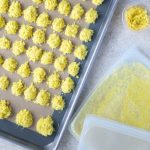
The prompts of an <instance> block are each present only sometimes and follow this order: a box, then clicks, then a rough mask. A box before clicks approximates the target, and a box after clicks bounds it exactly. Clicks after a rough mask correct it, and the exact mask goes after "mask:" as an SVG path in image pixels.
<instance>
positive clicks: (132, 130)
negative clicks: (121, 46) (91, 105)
mask: <svg viewBox="0 0 150 150" xmlns="http://www.w3.org/2000/svg"><path fill="white" fill-rule="evenodd" d="M132 63H141V64H143V65H144V66H146V67H147V68H149V69H150V60H149V58H148V57H147V56H146V55H145V54H144V53H143V52H142V51H140V50H138V49H137V48H132V49H129V50H128V51H127V52H126V53H125V54H124V55H123V56H122V57H120V59H119V60H118V62H117V63H116V64H115V65H114V66H113V67H112V68H111V69H109V70H108V72H107V73H106V74H105V75H104V77H103V78H101V80H100V81H99V82H98V85H97V87H96V89H94V91H92V93H91V94H90V95H89V96H87V97H88V98H87V100H86V101H85V102H83V104H82V105H81V106H80V108H79V109H78V110H77V112H76V113H75V115H74V116H73V120H72V123H71V127H70V131H71V133H72V134H73V135H74V136H75V137H76V138H77V139H79V137H80V134H79V133H78V131H77V130H76V128H75V126H77V125H82V123H81V122H79V120H78V119H80V118H82V117H81V111H82V108H83V107H84V106H85V104H87V103H88V101H89V99H90V97H91V96H92V94H93V93H96V90H97V89H98V88H99V87H100V86H101V84H102V83H103V81H104V80H105V79H106V78H107V77H109V76H110V75H111V74H112V72H113V71H114V70H117V69H118V68H120V67H122V66H124V65H126V64H132ZM90 114H91V113H90V112H86V114H84V116H85V117H83V121H84V119H85V118H86V116H88V115H90ZM103 121H105V119H103ZM106 121H107V122H109V124H110V125H112V124H111V123H112V120H108V119H106ZM91 122H92V123H93V124H95V123H96V122H94V121H91ZM116 125H117V128H115V129H116V130H115V131H117V132H119V133H121V134H123V135H125V134H128V135H130V136H133V137H136V138H139V139H141V140H143V141H148V142H149V141H150V138H149V137H150V132H149V131H146V130H143V129H140V128H136V127H131V126H129V125H122V124H121V123H119V122H116V123H115V126H116ZM89 126H90V125H89ZM124 129H125V130H124ZM116 144H117V143H116ZM109 150H110V149H109Z"/></svg>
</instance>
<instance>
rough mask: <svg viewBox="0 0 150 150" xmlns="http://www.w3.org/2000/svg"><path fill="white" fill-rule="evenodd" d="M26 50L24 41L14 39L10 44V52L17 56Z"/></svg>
mask: <svg viewBox="0 0 150 150" xmlns="http://www.w3.org/2000/svg"><path fill="white" fill-rule="evenodd" d="M25 51H26V49H25V42H24V41H15V42H14V43H13V45H12V52H13V54H14V55H15V56H18V55H20V54H22V53H24V52H25Z"/></svg>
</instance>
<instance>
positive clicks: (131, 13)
mask: <svg viewBox="0 0 150 150" xmlns="http://www.w3.org/2000/svg"><path fill="white" fill-rule="evenodd" d="M125 21H126V23H127V26H128V27H129V28H130V29H132V30H135V31H138V30H141V29H144V28H146V27H147V26H148V25H149V23H150V19H149V16H148V12H147V10H146V9H145V8H143V7H141V6H133V7H130V8H128V9H127V10H126V11H125Z"/></svg>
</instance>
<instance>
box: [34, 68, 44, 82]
mask: <svg viewBox="0 0 150 150" xmlns="http://www.w3.org/2000/svg"><path fill="white" fill-rule="evenodd" d="M45 78H46V71H45V70H44V69H43V68H40V67H38V68H36V69H34V71H33V82H34V83H41V82H43V81H44V80H45Z"/></svg>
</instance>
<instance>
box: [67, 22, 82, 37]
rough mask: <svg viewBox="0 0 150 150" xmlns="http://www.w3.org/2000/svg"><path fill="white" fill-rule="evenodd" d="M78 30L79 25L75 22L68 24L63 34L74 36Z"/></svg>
mask: <svg viewBox="0 0 150 150" xmlns="http://www.w3.org/2000/svg"><path fill="white" fill-rule="evenodd" d="M78 31H79V25H77V24H68V25H67V27H66V30H65V35H67V36H69V37H74V38H75V37H76V35H77V33H78Z"/></svg>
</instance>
